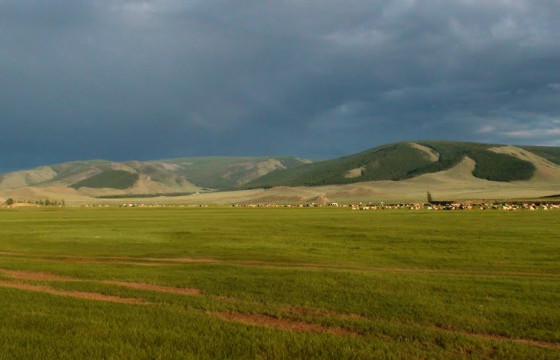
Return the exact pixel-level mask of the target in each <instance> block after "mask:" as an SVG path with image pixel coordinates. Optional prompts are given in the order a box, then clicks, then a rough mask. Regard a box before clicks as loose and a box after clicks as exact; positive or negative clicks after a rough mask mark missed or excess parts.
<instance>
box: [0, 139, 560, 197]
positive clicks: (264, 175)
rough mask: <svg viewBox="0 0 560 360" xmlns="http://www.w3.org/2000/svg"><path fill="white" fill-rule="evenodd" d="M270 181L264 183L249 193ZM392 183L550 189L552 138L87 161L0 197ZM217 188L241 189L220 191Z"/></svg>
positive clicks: (337, 193) (16, 184) (328, 189)
mask: <svg viewBox="0 0 560 360" xmlns="http://www.w3.org/2000/svg"><path fill="white" fill-rule="evenodd" d="M353 184H355V186H354V185H353ZM444 185H445V186H444ZM270 188H274V189H271V190H274V191H270V192H266V193H261V192H259V191H257V192H254V190H259V189H261V190H262V189H270ZM397 188H398V189H406V191H407V192H408V193H407V194H401V195H402V196H405V195H406V196H409V197H411V198H415V199H418V198H420V197H421V194H422V193H424V194H425V192H426V190H428V189H438V191H439V192H443V191H444V189H446V190H445V191H447V193H448V194H451V195H453V194H457V196H467V194H469V193H470V194H475V193H476V194H480V191H482V189H485V190H484V191H487V192H486V193H484V194H486V195H485V196H488V195H490V196H491V195H492V193H493V192H494V193H495V192H496V191H500V193H501V194H506V195H507V194H512V193H513V192H512V191H513V190H515V194H516V196H519V194H523V193H524V191H525V190H526V189H529V188H530V189H531V191H532V193H533V194H543V195H550V194H558V192H559V191H560V147H547V146H511V145H499V144H483V143H473V142H453V141H415V142H398V143H392V144H386V145H381V146H378V147H375V148H372V149H369V150H366V151H363V152H360V153H356V154H352V155H347V156H343V157H340V158H336V159H331V160H324V161H317V162H312V161H310V160H306V159H302V158H297V157H287V156H284V157H278V156H276V157H275V156H272V157H194V158H176V159H163V160H153V161H125V162H113V161H107V160H90V161H73V162H67V163H61V164H54V165H47V166H41V167H37V168H35V169H31V170H22V171H15V172H10V173H5V174H0V196H1V197H2V198H3V199H5V198H7V197H10V196H13V197H17V199H20V200H31V199H37V198H39V199H46V198H50V199H62V198H65V199H74V200H75V201H76V202H81V203H84V202H88V201H91V200H92V199H95V198H97V199H120V198H127V197H139V198H148V197H160V196H167V197H169V196H172V197H174V198H176V199H177V198H178V197H181V196H189V195H191V194H192V195H193V196H195V197H191V198H190V199H189V200H188V201H199V200H200V201H201V200H202V198H200V197H197V196H198V195H201V194H205V195H210V193H214V194H213V195H212V196H207V197H206V199H207V201H211V200H210V199H220V200H219V202H221V201H226V202H229V200H231V199H235V198H239V197H242V198H243V199H244V200H243V201H250V199H253V196H257V195H256V194H257V193H258V194H260V195H258V198H257V200H259V201H265V200H267V199H268V200H270V199H284V200H285V201H288V199H292V198H293V199H300V200H301V199H308V197H309V198H310V199H313V198H314V197H317V196H319V197H324V196H326V195H328V196H329V197H331V198H332V197H335V198H337V199H347V198H351V199H360V198H362V197H368V198H369V197H371V196H373V197H374V198H379V197H384V198H386V199H390V198H392V197H391V196H392V195H390V191H397V190H394V189H397ZM508 189H509V190H508ZM226 190H245V192H243V191H230V192H229V193H228V194H225V192H224V191H226ZM216 191H221V194H225V195H224V196H226V197H222V196H221V195H220V194H219V193H217V192H216ZM399 191H400V190H399ZM286 194H292V195H290V196H288V195H286ZM412 194H414V196H413V197H412ZM396 195H398V194H396ZM396 195H395V198H397V196H396ZM286 196H288V197H286ZM0 200H1V199H0ZM284 200H282V201H284ZM216 201H218V200H216ZM298 201H299V200H298Z"/></svg>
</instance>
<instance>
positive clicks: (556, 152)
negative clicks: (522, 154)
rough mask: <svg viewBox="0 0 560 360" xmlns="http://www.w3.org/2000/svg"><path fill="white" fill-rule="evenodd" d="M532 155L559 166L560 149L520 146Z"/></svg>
mask: <svg viewBox="0 0 560 360" xmlns="http://www.w3.org/2000/svg"><path fill="white" fill-rule="evenodd" d="M520 148H522V149H525V150H528V151H530V152H532V153H533V154H536V155H538V156H540V157H543V158H545V159H547V160H548V161H550V162H553V163H555V164H558V165H560V147H554V146H520Z"/></svg>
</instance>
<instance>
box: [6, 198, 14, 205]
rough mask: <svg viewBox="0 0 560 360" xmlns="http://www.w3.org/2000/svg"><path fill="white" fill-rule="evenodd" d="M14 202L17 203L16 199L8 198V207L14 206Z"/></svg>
mask: <svg viewBox="0 0 560 360" xmlns="http://www.w3.org/2000/svg"><path fill="white" fill-rule="evenodd" d="M14 202H15V201H14V199H12V198H8V199H7V200H6V205H8V206H10V205H13V204H14Z"/></svg>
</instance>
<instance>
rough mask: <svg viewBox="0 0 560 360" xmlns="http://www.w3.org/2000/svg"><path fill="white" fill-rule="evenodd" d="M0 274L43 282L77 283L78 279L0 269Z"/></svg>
mask: <svg viewBox="0 0 560 360" xmlns="http://www.w3.org/2000/svg"><path fill="white" fill-rule="evenodd" d="M0 273H1V274H5V275H9V276H11V277H14V278H16V279H20V280H45V281H77V280H79V279H76V278H73V277H70V276H62V275H56V274H49V273H44V272H31V271H20V270H5V269H0Z"/></svg>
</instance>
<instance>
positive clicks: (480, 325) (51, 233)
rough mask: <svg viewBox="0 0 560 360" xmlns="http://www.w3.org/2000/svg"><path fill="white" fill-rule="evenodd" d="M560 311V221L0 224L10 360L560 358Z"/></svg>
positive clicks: (323, 213)
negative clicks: (81, 359) (86, 359)
mask: <svg viewBox="0 0 560 360" xmlns="http://www.w3.org/2000/svg"><path fill="white" fill-rule="evenodd" d="M559 304H560V212H559V211H548V212H546V211H538V212H529V211H525V212H521V211H520V212H503V211H471V212H429V211H408V210H399V211H378V212H367V211H364V212H357V211H350V210H349V209H340V208H338V209H336V208H328V209H327V208H322V209H321V208H317V209H239V208H235V209H234V208H190V209H189V208H159V209H142V208H131V209H130V208H125V209H119V208H106V209H70V208H60V209H58V208H57V209H48V210H47V209H33V210H26V209H20V210H2V211H0V319H2V320H1V322H0V359H77V358H88V359H91V358H94V359H190V358H193V359H194V358H196V359H198V358H208V359H216V358H218V359H228V358H230V359H238V358H251V359H253V358H261V359H276V358H282V359H294V358H302V359H309V358H329V359H347V358H356V359H357V358H366V359H372V358H380V359H393V358H394V359H455V358H458V359H459V358H468V359H560V306H559Z"/></svg>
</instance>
